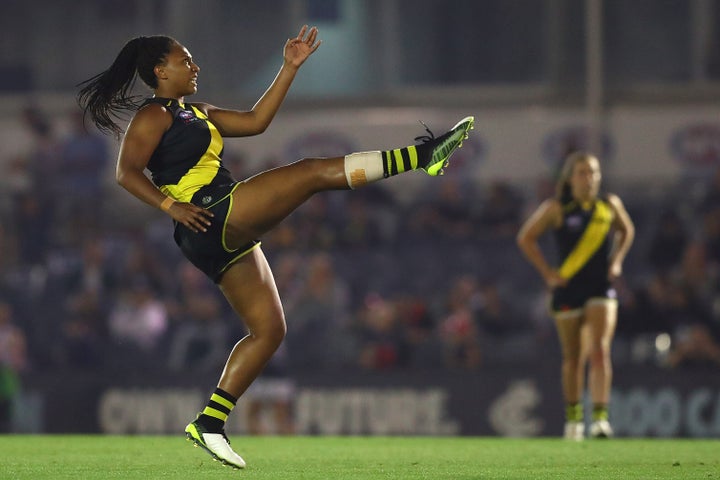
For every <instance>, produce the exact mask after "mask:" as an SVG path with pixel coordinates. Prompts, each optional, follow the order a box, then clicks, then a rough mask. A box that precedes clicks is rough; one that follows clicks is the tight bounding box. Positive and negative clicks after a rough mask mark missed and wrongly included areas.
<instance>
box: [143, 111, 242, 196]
mask: <svg viewBox="0 0 720 480" xmlns="http://www.w3.org/2000/svg"><path fill="white" fill-rule="evenodd" d="M149 103H159V104H160V105H162V106H164V107H165V108H167V109H168V110H169V111H170V112H171V113H172V115H173V123H172V125H170V128H169V129H168V131H167V132H165V134H164V135H163V137H162V139H161V140H160V144H159V145H158V147H157V148H156V149H155V152H154V153H153V155H152V157H150V161H149V162H148V165H147V168H148V170H149V171H150V173H151V175H152V181H153V183H155V185H157V186H158V188H160V190H161V191H162V192H163V193H164V194H165V195H168V196H170V197H172V198H174V199H175V200H178V201H180V202H189V201H190V199H191V198H192V197H193V195H194V194H195V192H197V191H198V190H199V189H200V188H201V187H203V186H206V185H228V184H231V183H233V182H234V181H235V180H233V178H232V176H231V175H230V172H229V171H228V170H227V169H226V168H225V167H224V166H223V164H222V154H223V140H222V137H221V136H220V132H218V129H217V128H216V127H215V125H213V124H212V122H210V120H208V118H207V116H206V115H205V114H204V113H202V112H201V111H200V110H198V109H197V108H196V107H194V106H192V105H191V104H184V103H180V102H178V101H177V100H175V99H169V98H160V97H153V98H149V99H147V100H146V101H145V102H144V103H143V106H144V105H147V104H149Z"/></svg>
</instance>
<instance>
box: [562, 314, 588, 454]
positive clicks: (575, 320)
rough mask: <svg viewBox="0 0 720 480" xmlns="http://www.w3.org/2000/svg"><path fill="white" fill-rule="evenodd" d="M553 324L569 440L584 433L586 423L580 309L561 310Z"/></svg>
mask: <svg viewBox="0 0 720 480" xmlns="http://www.w3.org/2000/svg"><path fill="white" fill-rule="evenodd" d="M555 325H556V327H557V331H558V337H559V339H560V347H561V349H562V368H561V379H562V388H563V398H564V399H565V429H564V434H563V436H564V437H565V438H567V439H569V440H582V439H583V438H584V437H585V423H584V416H583V406H582V392H583V390H584V372H583V368H582V365H583V363H584V362H583V359H582V352H581V342H580V331H581V326H582V313H581V312H580V311H574V312H567V313H565V312H562V313H557V314H556V315H555Z"/></svg>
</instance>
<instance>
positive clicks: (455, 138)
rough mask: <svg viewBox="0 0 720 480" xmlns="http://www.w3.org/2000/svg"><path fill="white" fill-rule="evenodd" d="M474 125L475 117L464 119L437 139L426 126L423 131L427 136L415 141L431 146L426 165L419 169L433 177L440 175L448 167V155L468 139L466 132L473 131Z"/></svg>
mask: <svg viewBox="0 0 720 480" xmlns="http://www.w3.org/2000/svg"><path fill="white" fill-rule="evenodd" d="M474 124H475V117H465V118H463V119H462V120H460V121H459V122H458V123H457V125H455V126H454V127H453V128H451V129H450V130H449V131H448V132H446V133H444V134H443V135H441V136H439V137H437V138H435V135H433V133H432V132H431V131H430V129H428V128H427V126H426V127H425V129H426V130H427V132H428V133H429V135H424V136H422V137H418V138H416V140H422V141H423V142H424V143H425V144H429V145H430V146H432V154H431V155H430V160H429V161H428V162H427V164H426V165H420V168H421V169H423V170H425V172H427V174H428V175H432V176H433V177H434V176H436V175H442V174H443V169H444V168H445V167H447V166H448V159H449V158H450V155H452V154H453V152H455V150H457V149H458V148H460V147H461V146H462V144H463V140H465V139H466V138H468V132H469V131H470V130H472V129H473V125H474Z"/></svg>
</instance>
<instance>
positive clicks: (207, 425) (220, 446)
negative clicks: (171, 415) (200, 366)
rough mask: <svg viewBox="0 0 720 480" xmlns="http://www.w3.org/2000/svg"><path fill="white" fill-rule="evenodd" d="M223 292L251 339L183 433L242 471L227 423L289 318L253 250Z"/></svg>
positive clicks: (236, 351) (223, 282)
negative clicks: (228, 434) (225, 427)
mask: <svg viewBox="0 0 720 480" xmlns="http://www.w3.org/2000/svg"><path fill="white" fill-rule="evenodd" d="M220 289H221V290H222V292H223V294H224V295H225V297H226V298H227V300H228V301H229V302H230V305H231V306H232V308H233V310H235V312H236V313H237V314H238V316H239V317H240V318H242V319H243V321H244V322H245V325H246V326H247V329H248V335H247V336H245V337H244V338H242V339H241V340H240V341H239V342H238V343H237V344H236V345H235V347H234V348H233V350H232V352H231V353H230V357H229V358H228V360H227V362H226V364H225V369H224V370H223V372H222V375H221V377H220V381H219V382H218V385H217V390H216V391H215V393H213V395H212V397H211V399H210V401H209V402H208V405H207V406H206V407H205V409H204V410H203V412H201V414H200V415H199V416H198V418H197V419H196V420H195V421H194V422H192V423H190V424H189V425H188V426H187V428H186V430H185V431H186V434H187V436H188V438H189V439H190V440H192V441H193V442H194V443H195V445H197V446H200V447H202V448H204V449H205V450H207V451H208V452H209V453H210V454H211V455H212V456H213V458H215V459H216V460H219V461H221V462H222V463H224V464H227V465H230V466H233V467H236V468H243V467H244V466H245V462H244V461H243V459H242V458H241V457H240V456H239V455H238V454H237V453H235V452H234V451H233V450H232V448H230V445H229V442H228V440H227V437H226V436H225V433H224V425H225V420H227V416H228V415H229V414H230V412H231V411H232V408H233V407H234V405H235V402H236V401H237V399H238V398H239V397H240V395H242V394H243V393H244V392H245V390H247V388H248V387H249V386H250V384H251V383H252V381H253V380H254V379H255V378H256V377H257V376H258V375H259V374H260V372H261V371H262V369H263V367H265V364H266V363H267V361H268V360H269V359H270V357H271V356H272V354H273V353H274V352H275V350H277V348H278V346H280V342H282V340H283V338H284V337H285V331H286V326H285V315H284V313H283V309H282V305H281V303H280V296H279V295H278V292H277V288H276V286H275V280H274V279H273V275H272V272H271V271H270V266H269V265H268V263H267V260H266V259H265V255H264V254H263V252H262V249H260V248H255V249H254V250H252V251H251V252H250V253H248V254H247V255H245V256H244V257H242V258H241V259H240V260H239V261H238V262H237V263H235V264H233V266H232V267H230V268H229V269H228V271H227V272H225V274H224V275H223V277H222V280H221V281H220Z"/></svg>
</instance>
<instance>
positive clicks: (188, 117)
mask: <svg viewBox="0 0 720 480" xmlns="http://www.w3.org/2000/svg"><path fill="white" fill-rule="evenodd" d="M178 118H180V120H182V121H183V122H185V123H186V124H188V123H191V122H194V121H196V120H199V119H198V118H197V117H196V116H195V114H194V113H192V112H188V111H186V110H181V111H180V112H179V113H178Z"/></svg>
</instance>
